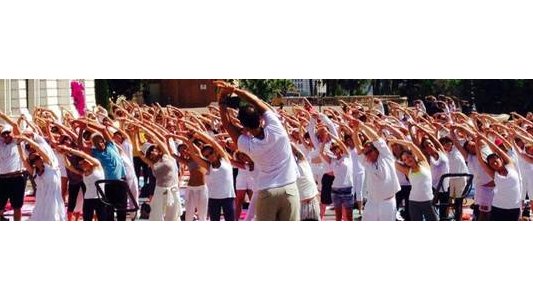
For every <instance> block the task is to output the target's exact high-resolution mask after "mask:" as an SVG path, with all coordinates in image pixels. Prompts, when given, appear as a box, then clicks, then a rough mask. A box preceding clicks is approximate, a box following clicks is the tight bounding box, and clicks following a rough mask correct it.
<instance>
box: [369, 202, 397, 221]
mask: <svg viewBox="0 0 533 300" xmlns="http://www.w3.org/2000/svg"><path fill="white" fill-rule="evenodd" d="M363 221H396V196H393V197H392V198H389V199H385V200H374V199H368V201H367V202H366V204H365V210H364V211H363Z"/></svg>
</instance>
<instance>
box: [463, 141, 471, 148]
mask: <svg viewBox="0 0 533 300" xmlns="http://www.w3.org/2000/svg"><path fill="white" fill-rule="evenodd" d="M468 143H470V141H469V140H466V141H465V142H464V143H463V149H465V150H467V149H466V146H468Z"/></svg>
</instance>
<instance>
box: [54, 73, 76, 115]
mask: <svg viewBox="0 0 533 300" xmlns="http://www.w3.org/2000/svg"><path fill="white" fill-rule="evenodd" d="M57 102H58V105H59V106H60V107H64V108H66V109H68V110H69V111H70V112H71V113H72V114H73V115H74V116H78V111H76V107H75V106H74V99H73V98H72V97H71V90H70V79H58V80H57Z"/></svg>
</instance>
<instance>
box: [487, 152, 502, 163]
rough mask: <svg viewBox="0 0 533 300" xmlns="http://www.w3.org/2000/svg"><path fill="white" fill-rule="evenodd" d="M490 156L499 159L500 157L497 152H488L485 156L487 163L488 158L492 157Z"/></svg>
mask: <svg viewBox="0 0 533 300" xmlns="http://www.w3.org/2000/svg"><path fill="white" fill-rule="evenodd" d="M492 158H500V159H501V157H500V156H499V155H498V154H496V153H491V154H489V155H488V156H487V163H488V162H489V160H490V159H492Z"/></svg>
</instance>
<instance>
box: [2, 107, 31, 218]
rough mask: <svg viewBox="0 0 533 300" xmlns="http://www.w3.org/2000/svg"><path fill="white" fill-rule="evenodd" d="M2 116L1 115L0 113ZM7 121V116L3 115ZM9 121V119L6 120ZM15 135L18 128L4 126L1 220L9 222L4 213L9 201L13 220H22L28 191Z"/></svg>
mask: <svg viewBox="0 0 533 300" xmlns="http://www.w3.org/2000/svg"><path fill="white" fill-rule="evenodd" d="M0 114H1V113H0ZM1 116H2V118H3V119H5V118H7V116H5V115H4V114H1ZM5 120H7V119H5ZM13 133H15V134H19V133H20V131H19V129H18V127H17V126H15V128H14V127H13V126H11V125H4V126H3V127H2V130H1V132H0V136H1V139H0V220H1V221H7V220H8V219H6V218H5V217H4V211H5V208H6V205H7V201H8V200H9V202H10V203H11V207H12V208H13V211H14V214H13V219H14V220H15V221H20V220H21V218H22V205H23V203H24V193H25V191H26V180H27V174H26V172H24V169H23V164H22V161H21V159H20V152H19V146H18V145H17V143H16V142H15V140H14V139H13Z"/></svg>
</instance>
